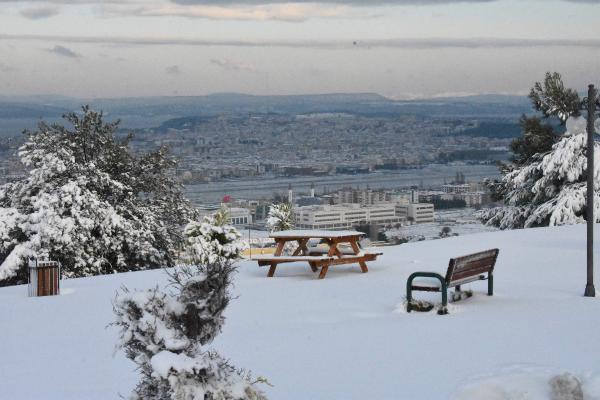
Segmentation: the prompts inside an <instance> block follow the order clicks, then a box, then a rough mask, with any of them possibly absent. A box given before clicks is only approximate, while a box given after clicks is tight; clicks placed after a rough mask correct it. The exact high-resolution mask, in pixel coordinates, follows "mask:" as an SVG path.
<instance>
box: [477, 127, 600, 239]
mask: <svg viewBox="0 0 600 400" xmlns="http://www.w3.org/2000/svg"><path fill="white" fill-rule="evenodd" d="M595 154H596V159H597V160H596V162H595V163H594V164H595V170H594V177H595V181H596V183H595V187H596V189H595V193H594V196H595V201H594V204H595V210H594V213H595V215H596V222H598V221H600V190H599V188H600V166H599V165H598V164H599V163H600V145H596V150H595ZM587 174H588V171H587V140H586V121H585V119H584V118H583V117H577V118H576V119H573V120H569V122H568V123H567V133H566V134H565V135H564V136H563V137H562V138H561V140H560V141H559V142H558V143H556V144H555V145H554V146H553V147H552V150H551V151H549V152H548V153H546V154H545V155H539V154H538V155H536V156H534V157H532V161H531V162H530V163H529V164H526V165H522V166H519V167H516V168H514V169H513V170H512V171H509V172H507V173H506V175H504V177H503V178H502V181H501V182H500V183H499V187H500V188H501V190H502V191H503V194H504V203H505V205H504V206H503V207H496V208H492V209H487V210H483V211H481V212H480V213H479V214H478V217H479V218H480V219H481V220H482V222H484V223H487V224H489V225H495V226H498V227H500V228H501V229H514V228H528V227H536V226H548V225H550V226H552V225H565V224H576V223H582V222H584V221H585V220H586V218H587V216H586V193H587V189H586V180H587Z"/></svg>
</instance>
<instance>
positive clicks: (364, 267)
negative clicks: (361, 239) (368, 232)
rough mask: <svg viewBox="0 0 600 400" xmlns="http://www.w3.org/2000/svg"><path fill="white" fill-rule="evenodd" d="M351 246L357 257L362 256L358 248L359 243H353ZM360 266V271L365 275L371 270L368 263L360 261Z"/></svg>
mask: <svg viewBox="0 0 600 400" xmlns="http://www.w3.org/2000/svg"><path fill="white" fill-rule="evenodd" d="M350 246H352V250H354V254H356V255H359V254H360V247H358V243H356V242H355V241H351V242H350ZM358 264H359V265H360V269H361V271H362V272H363V274H365V273H367V272H369V268H367V263H366V262H364V261H359V262H358Z"/></svg>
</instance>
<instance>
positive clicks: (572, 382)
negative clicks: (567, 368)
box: [550, 373, 583, 400]
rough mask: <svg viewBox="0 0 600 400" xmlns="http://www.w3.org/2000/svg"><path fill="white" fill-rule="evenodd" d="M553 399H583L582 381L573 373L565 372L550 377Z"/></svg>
mask: <svg viewBox="0 0 600 400" xmlns="http://www.w3.org/2000/svg"><path fill="white" fill-rule="evenodd" d="M550 387H551V388H552V398H551V400H583V389H582V387H581V381H580V380H579V378H577V377H576V376H575V375H573V374H569V373H565V374H561V375H556V376H554V377H553V378H552V379H550Z"/></svg>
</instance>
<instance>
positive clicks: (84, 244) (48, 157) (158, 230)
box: [0, 107, 194, 285]
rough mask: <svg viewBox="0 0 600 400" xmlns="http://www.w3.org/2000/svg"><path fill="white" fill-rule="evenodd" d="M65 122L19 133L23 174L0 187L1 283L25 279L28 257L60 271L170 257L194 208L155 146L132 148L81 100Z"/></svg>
mask: <svg viewBox="0 0 600 400" xmlns="http://www.w3.org/2000/svg"><path fill="white" fill-rule="evenodd" d="M65 119H66V121H67V122H68V124H69V125H70V126H62V125H58V124H53V125H48V124H46V123H41V124H40V125H39V127H38V130H37V131H35V132H25V134H26V135H27V141H26V143H25V144H24V145H23V146H22V147H21V148H20V150H19V156H20V159H21V162H22V163H24V164H25V165H26V166H27V167H28V168H29V174H28V175H27V176H25V177H24V178H22V179H21V180H19V181H16V182H13V183H8V184H6V185H4V186H2V187H0V285H2V284H4V285H6V284H14V283H19V282H24V281H25V282H26V269H25V266H26V261H27V258H28V257H38V258H45V257H48V258H50V259H53V260H58V261H60V262H61V263H62V268H63V269H62V270H63V274H64V276H65V277H79V276H88V275H97V274H108V273H115V272H121V271H131V270H140V269H148V268H157V267H161V266H169V265H173V260H174V256H175V254H176V251H177V249H178V247H180V246H181V244H182V242H183V237H182V235H181V226H182V225H183V224H185V223H186V222H187V221H188V220H189V218H190V217H193V216H194V211H193V208H192V207H191V206H190V205H189V203H188V202H187V201H186V200H185V199H184V198H183V195H182V192H181V190H180V186H179V185H178V184H177V183H176V182H175V181H174V180H173V179H172V177H171V176H170V175H169V171H170V170H171V168H172V167H173V166H174V163H175V162H174V160H173V159H172V158H171V157H169V155H168V153H167V151H166V150H165V149H164V148H161V149H159V150H157V151H155V152H152V153H149V154H144V155H140V156H136V155H133V154H132V153H131V152H130V151H129V149H128V144H129V141H130V139H131V136H129V137H127V138H126V139H124V140H118V139H117V138H116V137H115V132H116V130H117V128H118V122H114V123H105V122H104V121H103V115H102V113H98V112H94V111H92V110H90V109H89V108H88V107H83V114H82V115H78V114H75V113H71V114H68V115H66V116H65Z"/></svg>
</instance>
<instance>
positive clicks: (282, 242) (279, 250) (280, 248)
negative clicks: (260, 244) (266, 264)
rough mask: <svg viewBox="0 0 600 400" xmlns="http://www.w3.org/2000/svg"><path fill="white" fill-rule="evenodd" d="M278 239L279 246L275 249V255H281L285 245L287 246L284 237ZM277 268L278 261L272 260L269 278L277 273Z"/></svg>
mask: <svg viewBox="0 0 600 400" xmlns="http://www.w3.org/2000/svg"><path fill="white" fill-rule="evenodd" d="M276 240H277V248H276V249H275V255H276V256H280V255H281V253H283V247H284V246H285V242H286V241H285V240H282V239H276ZM276 268H277V263H275V262H272V263H271V267H270V268H269V273H268V274H267V276H268V277H269V278H272V277H273V275H275V269H276Z"/></svg>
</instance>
